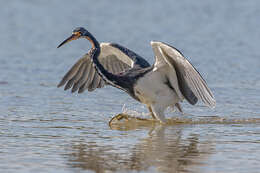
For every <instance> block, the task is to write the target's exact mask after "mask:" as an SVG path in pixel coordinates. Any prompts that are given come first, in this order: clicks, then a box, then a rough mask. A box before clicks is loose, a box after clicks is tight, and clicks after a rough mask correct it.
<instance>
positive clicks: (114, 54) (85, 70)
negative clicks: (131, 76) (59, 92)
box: [58, 43, 150, 93]
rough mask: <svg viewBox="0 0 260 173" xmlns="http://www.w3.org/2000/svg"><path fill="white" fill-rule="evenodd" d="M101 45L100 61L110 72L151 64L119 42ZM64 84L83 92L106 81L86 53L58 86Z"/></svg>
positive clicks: (73, 89)
mask: <svg viewBox="0 0 260 173" xmlns="http://www.w3.org/2000/svg"><path fill="white" fill-rule="evenodd" d="M100 47H101V53H100V55H99V57H98V58H99V61H100V63H101V64H102V65H103V66H104V68H105V69H106V70H107V71H109V72H110V73H113V74H119V73H121V72H124V71H127V70H129V69H130V68H132V67H134V66H137V65H138V66H140V67H146V66H150V65H149V63H148V62H147V61H145V60H144V59H143V58H141V57H140V56H139V55H137V54H135V53H134V52H132V51H131V50H129V49H127V48H124V47H123V46H120V45H118V44H114V43H101V45H100ZM65 84H66V85H65ZM63 85H65V87H64V90H68V89H70V88H72V89H71V91H72V92H75V91H78V93H82V92H84V91H85V90H88V91H94V90H95V89H96V88H102V87H104V86H105V85H106V83H105V81H104V80H103V79H102V77H101V76H100V75H99V74H98V72H97V71H96V69H95V67H94V65H93V62H92V61H91V57H90V55H89V54H86V55H84V56H83V57H82V58H81V59H79V60H78V61H77V62H76V63H75V64H74V65H73V66H72V67H71V69H70V70H69V71H68V72H67V73H66V74H65V76H64V77H63V78H62V80H61V81H60V83H59V84H58V87H61V86H63Z"/></svg>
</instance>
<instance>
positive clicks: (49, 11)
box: [0, 0, 260, 173]
mask: <svg viewBox="0 0 260 173" xmlns="http://www.w3.org/2000/svg"><path fill="white" fill-rule="evenodd" d="M1 2H2V4H4V5H2V6H1V7H0V19H1V21H2V25H1V27H0V38H1V41H0V47H1V48H0V49H1V51H0V69H1V70H0V103H1V104H0V160H1V162H0V172H21V173H27V172H39V173H40V172H60V173H70V172H196V173H197V172H199V173H204V172H205V173H208V172H210V173H214V172H222V173H226V172H229V173H230V172H234V173H243V172H245V173H248V172H250V173H257V172H259V169H260V166H259V163H260V159H259V158H260V150H259V147H260V123H259V118H260V117H259V115H260V109H259V107H260V94H259V93H260V75H259V74H260V68H259V67H260V53H259V44H260V41H259V38H260V32H259V28H260V23H259V16H260V2H259V1H257V0H251V1H242V0H230V1H225V0H221V1H213V0H209V1H208V0H200V1H189V0H184V1H181V2H180V1H172V0H165V1H163V2H161V1H156V2H152V1H148V0H145V1H137V0H133V1H127V2H122V1H119V0H116V1H105V0H100V1H85V0H78V1H77V2H73V1H62V0H56V1H50V0H45V1H32V0H26V1H25V0H13V1H3V0H2V1H1ZM76 26H84V27H86V28H87V29H88V30H89V31H90V32H92V33H93V34H94V35H95V36H96V37H97V39H98V40H100V41H104V42H117V43H120V44H122V45H124V46H126V47H128V48H130V49H132V50H134V51H135V52H137V53H138V54H140V55H141V56H143V57H146V59H147V60H148V61H149V62H151V63H152V62H153V61H154V60H153V52H152V49H151V47H150V44H149V42H150V41H151V40H159V41H163V42H167V43H169V44H171V45H173V46H175V47H177V48H178V49H179V50H181V51H182V52H183V54H184V55H185V56H186V57H187V58H188V59H189V60H190V61H191V62H192V63H193V64H194V65H195V66H196V67H197V69H198V70H199V71H200V72H201V74H202V75H203V76H204V78H205V79H206V81H207V82H208V85H209V86H210V88H211V89H212V91H213V93H214V95H215V97H216V100H217V106H216V108H215V109H208V108H206V107H204V106H202V105H201V104H199V105H198V106H195V107H194V106H191V105H188V104H187V103H183V104H182V105H183V109H184V112H185V113H184V115H182V114H180V113H178V112H171V111H168V113H167V117H168V118H172V117H175V119H173V120H176V119H177V120H179V121H182V122H184V123H172V124H170V125H167V126H161V125H158V124H154V123H148V124H147V123H136V122H132V123H131V124H130V125H129V122H128V123H126V124H121V125H119V126H113V127H112V128H110V127H109V126H108V122H109V120H110V118H111V117H113V116H114V115H116V114H119V113H121V112H122V111H124V110H125V109H127V110H128V112H130V114H131V115H134V116H138V117H145V116H146V115H147V114H148V112H147V110H146V108H145V107H144V106H143V105H140V104H139V103H137V102H136V101H134V100H133V99H132V98H130V97H129V96H127V95H126V94H125V93H123V92H122V91H119V90H117V89H114V88H111V87H106V88H104V89H99V90H96V91H94V92H92V93H87V92H86V93H83V94H71V93H70V92H65V91H63V90H62V89H57V88H56V85H57V83H58V82H59V80H60V79H61V78H62V76H63V75H64V73H65V72H66V71H67V70H68V69H69V67H70V66H71V65H72V64H73V63H74V62H75V61H76V60H77V59H78V58H79V57H80V56H82V55H83V54H84V53H86V52H87V50H88V49H89V48H90V45H89V44H88V43H87V42H86V41H85V40H78V41H75V42H72V43H71V44H69V45H66V46H64V47H62V48H60V49H56V47H57V45H58V44H59V43H60V42H61V41H63V40H64V39H65V38H66V37H67V36H69V34H70V33H71V31H72V29H73V28H75V27H76ZM124 105H125V106H124ZM123 107H125V108H124V109H123ZM122 109H123V110H122ZM176 117H177V118H176ZM173 120H172V121H173ZM173 122H174V121H173Z"/></svg>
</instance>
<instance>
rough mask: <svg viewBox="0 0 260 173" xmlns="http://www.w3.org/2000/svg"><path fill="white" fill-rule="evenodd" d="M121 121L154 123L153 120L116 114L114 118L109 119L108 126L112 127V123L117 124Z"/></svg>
mask: <svg viewBox="0 0 260 173" xmlns="http://www.w3.org/2000/svg"><path fill="white" fill-rule="evenodd" d="M121 120H125V121H136V120H137V121H139V122H140V121H141V122H152V121H155V119H145V118H139V117H134V116H130V115H127V114H124V113H121V114H118V115H116V116H114V117H113V118H111V120H110V121H109V126H111V125H112V123H116V122H119V121H121Z"/></svg>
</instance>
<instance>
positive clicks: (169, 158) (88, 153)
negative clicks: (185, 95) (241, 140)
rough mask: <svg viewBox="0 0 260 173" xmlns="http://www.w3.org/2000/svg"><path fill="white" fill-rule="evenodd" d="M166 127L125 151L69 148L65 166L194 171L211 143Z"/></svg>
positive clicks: (88, 146) (91, 145) (98, 169)
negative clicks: (70, 151) (70, 149)
mask: <svg viewBox="0 0 260 173" xmlns="http://www.w3.org/2000/svg"><path fill="white" fill-rule="evenodd" d="M168 128H170V127H163V126H156V127H152V129H151V130H150V132H149V133H148V137H147V138H144V139H141V140H140V142H139V143H137V144H136V145H134V146H126V148H128V149H127V151H126V150H125V148H124V149H123V151H122V150H120V148H117V147H116V146H111V145H109V146H98V145H97V143H94V142H92V143H79V144H76V145H73V146H72V151H73V152H72V153H70V154H69V155H68V164H69V165H70V166H72V167H74V168H81V169H84V170H91V171H93V172H97V173H102V172H107V171H112V172H114V171H120V172H131V171H134V172H165V173H172V172H194V171H195V170H196V168H197V167H198V165H201V164H203V162H204V161H205V160H206V159H207V157H208V155H209V154H210V153H212V149H211V148H212V147H211V143H210V142H209V141H206V142H199V138H198V135H196V134H192V133H191V134H188V135H187V134H186V135H185V134H183V133H182V129H180V128H175V129H172V128H171V129H168ZM126 145H130V144H127V143H126ZM198 169H199V168H198ZM196 172H197V171H196ZM198 172H199V170H198Z"/></svg>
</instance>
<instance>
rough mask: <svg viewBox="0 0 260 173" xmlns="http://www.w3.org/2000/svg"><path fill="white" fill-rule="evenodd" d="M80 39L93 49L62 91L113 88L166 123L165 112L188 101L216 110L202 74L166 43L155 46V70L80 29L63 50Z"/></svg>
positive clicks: (130, 53)
mask: <svg viewBox="0 0 260 173" xmlns="http://www.w3.org/2000/svg"><path fill="white" fill-rule="evenodd" d="M79 38H85V39H88V40H89V42H90V43H91V45H92V48H91V49H90V50H89V52H88V53H87V54H86V55H85V56H83V57H82V58H81V59H80V60H78V62H76V64H75V65H74V66H73V67H72V68H71V69H70V70H69V71H68V72H67V73H66V75H65V76H64V77H63V79H62V80H61V82H60V83H59V84H58V87H61V86H63V85H64V84H66V85H65V88H64V90H67V89H69V88H71V87H72V90H71V91H72V92H75V91H78V93H82V92H83V91H85V90H88V91H93V90H95V89H96V88H102V87H104V85H111V86H114V87H116V88H119V89H121V90H123V91H125V92H127V93H128V94H129V95H130V96H132V97H133V98H134V99H135V100H137V101H139V102H141V103H143V104H146V105H147V107H148V109H149V111H150V113H151V116H152V117H153V118H154V119H156V120H159V121H160V122H161V123H165V122H166V119H165V116H164V111H165V109H166V108H167V107H171V106H172V107H174V106H176V107H177V108H178V109H179V111H181V112H182V109H181V106H180V104H179V102H181V101H183V100H184V99H186V100H187V101H188V102H189V103H190V104H192V105H195V104H196V103H197V101H198V99H200V100H201V101H202V102H204V103H205V105H207V106H209V107H214V106H215V104H216V102H215V100H214V97H213V94H212V93H211V91H210V89H209V88H208V87H207V84H206V82H205V81H204V79H203V78H202V77H201V75H200V74H199V72H198V71H197V70H196V69H195V68H194V67H193V66H192V65H191V63H190V62H189V61H188V60H187V59H186V58H185V57H184V56H183V54H182V53H181V52H180V51H178V50H177V49H176V48H174V47H172V46H170V45H167V44H165V43H162V42H155V41H152V42H151V46H152V49H153V51H154V54H155V63H154V64H153V65H152V66H151V65H150V64H149V63H148V62H147V61H146V60H145V59H143V58H142V57H140V56H139V55H137V54H136V53H134V52H133V51H131V50H129V49H127V48H125V47H123V46H121V45H119V44H115V43H101V44H99V42H98V41H97V40H96V39H95V37H94V36H93V35H92V34H91V33H90V32H88V31H87V30H86V29H84V28H82V27H79V28H76V29H75V30H73V33H72V35H71V36H70V37H69V38H67V39H66V40H64V41H63V42H62V43H61V44H60V45H59V46H58V48H59V47H60V46H62V45H63V44H65V43H68V42H69V41H72V40H76V39H79Z"/></svg>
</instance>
